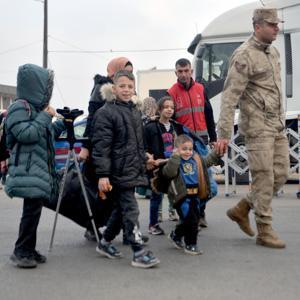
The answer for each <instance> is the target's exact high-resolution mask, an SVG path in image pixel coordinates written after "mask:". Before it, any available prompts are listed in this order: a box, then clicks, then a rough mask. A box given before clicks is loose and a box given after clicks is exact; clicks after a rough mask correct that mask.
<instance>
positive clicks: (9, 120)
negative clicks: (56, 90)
mask: <svg viewBox="0 0 300 300" xmlns="http://www.w3.org/2000/svg"><path fill="white" fill-rule="evenodd" d="M52 89H53V73H52V71H49V70H47V69H44V68H41V67H38V66H36V65H32V64H26V65H23V66H21V67H20V68H19V72H18V78H17V98H16V100H15V101H14V102H13V103H12V104H11V105H10V107H9V109H8V114H7V117H6V134H7V137H6V141H7V147H8V149H10V152H11V156H10V159H9V165H8V177H7V180H6V186H5V191H6V193H7V194H8V196H10V197H21V198H44V199H50V197H51V195H53V194H55V193H56V192H57V190H58V184H57V182H56V172H55V164H54V154H55V153H54V146H53V141H54V137H55V136H59V135H60V133H61V132H62V130H64V128H65V127H64V124H63V122H62V121H57V122H55V123H53V124H52V118H51V116H50V115H49V114H48V113H47V112H44V111H43V109H44V108H45V107H46V106H47V105H48V104H49V101H50V98H51V94H52Z"/></svg>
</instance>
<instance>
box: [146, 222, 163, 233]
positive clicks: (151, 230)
mask: <svg viewBox="0 0 300 300" xmlns="http://www.w3.org/2000/svg"><path fill="white" fill-rule="evenodd" d="M148 232H149V233H150V234H153V235H164V234H165V232H164V231H163V229H161V228H160V226H159V225H158V224H156V225H153V226H149V230H148Z"/></svg>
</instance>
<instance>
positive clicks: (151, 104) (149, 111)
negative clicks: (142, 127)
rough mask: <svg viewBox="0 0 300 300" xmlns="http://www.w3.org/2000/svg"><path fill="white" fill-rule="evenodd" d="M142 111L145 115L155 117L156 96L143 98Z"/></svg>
mask: <svg viewBox="0 0 300 300" xmlns="http://www.w3.org/2000/svg"><path fill="white" fill-rule="evenodd" d="M142 113H143V115H145V116H147V117H149V118H151V117H154V116H155V115H156V113H157V103H156V100H155V99H154V98H152V97H147V98H145V99H144V100H143V104H142Z"/></svg>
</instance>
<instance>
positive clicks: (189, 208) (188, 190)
mask: <svg viewBox="0 0 300 300" xmlns="http://www.w3.org/2000/svg"><path fill="white" fill-rule="evenodd" d="M175 147H176V148H175V149H174V153H173V155H172V156H171V158H170V159H169V160H168V162H167V164H166V165H165V166H164V167H163V169H162V174H163V176H164V177H165V178H168V179H169V180H170V184H169V188H168V196H169V198H170V199H173V201H174V207H175V208H176V210H177V213H178V215H179V218H180V221H179V224H178V225H177V226H176V229H175V230H174V231H172V232H171V233H170V235H169V238H170V240H171V241H172V243H173V245H174V246H175V247H176V248H177V249H184V252H185V253H187V254H191V255H198V254H202V253H203V252H202V251H201V250H199V249H198V246H197V235H198V222H199V218H200V208H201V206H202V205H204V204H205V202H206V201H207V200H208V199H209V198H210V184H209V178H208V173H207V168H208V167H210V166H211V165H213V164H217V162H218V156H217V154H216V153H215V152H214V151H212V152H211V153H210V154H209V155H207V156H206V157H205V158H202V157H201V156H200V155H199V154H197V153H196V152H193V140H192V138H190V137H189V136H187V135H184V134H182V135H179V136H178V137H177V138H176V139H175ZM182 238H184V242H185V246H184V244H183V242H182Z"/></svg>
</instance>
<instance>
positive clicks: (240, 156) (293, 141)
mask: <svg viewBox="0 0 300 300" xmlns="http://www.w3.org/2000/svg"><path fill="white" fill-rule="evenodd" d="M286 132H287V137H288V140H289V154H290V160H291V163H290V168H289V173H290V174H295V173H297V174H298V183H299V184H298V191H297V193H296V196H297V198H299V199H300V172H299V166H300V155H299V154H300V115H298V130H297V132H296V131H294V130H293V129H291V128H287V130H286ZM240 140H241V139H240V135H239V132H236V133H235V134H233V136H232V138H231V141H230V143H229V145H228V151H227V153H226V154H225V155H224V157H223V158H222V160H223V162H224V166H223V167H222V168H215V167H213V171H214V173H216V174H219V173H223V174H224V177H225V178H224V179H225V196H226V197H229V196H230V195H232V194H236V192H237V182H236V175H237V174H239V175H244V174H248V184H249V190H250V189H251V173H250V171H249V166H248V155H247V151H246V148H245V145H244V144H241V143H240V142H239V143H237V142H236V141H240ZM281 193H282V191H280V192H279V193H278V194H281Z"/></svg>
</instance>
